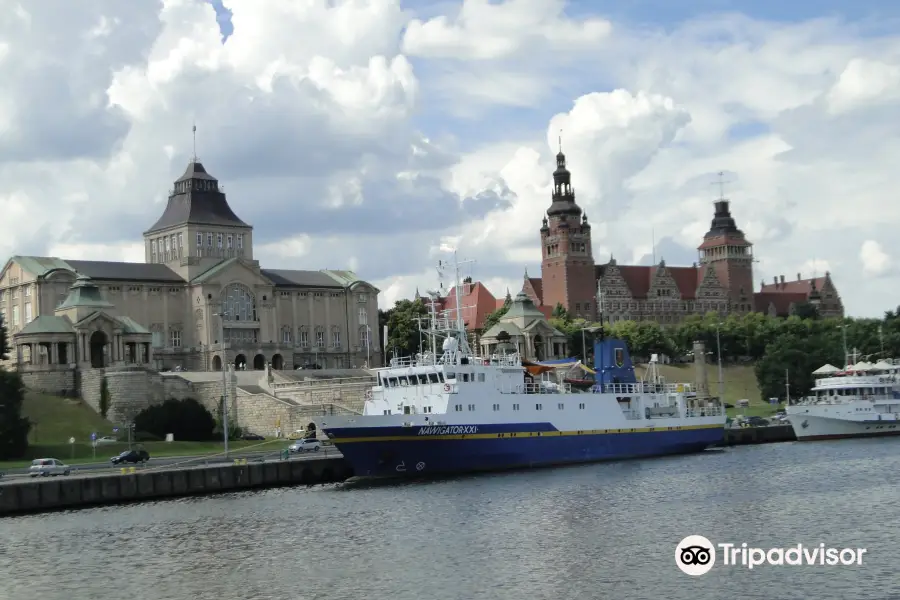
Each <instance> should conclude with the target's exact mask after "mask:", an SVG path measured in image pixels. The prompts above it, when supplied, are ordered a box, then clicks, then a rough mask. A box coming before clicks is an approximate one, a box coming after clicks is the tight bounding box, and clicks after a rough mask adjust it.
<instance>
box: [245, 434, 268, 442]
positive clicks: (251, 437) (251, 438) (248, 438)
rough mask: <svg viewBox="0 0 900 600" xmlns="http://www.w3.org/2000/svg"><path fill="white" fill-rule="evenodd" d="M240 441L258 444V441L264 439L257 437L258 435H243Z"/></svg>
mask: <svg viewBox="0 0 900 600" xmlns="http://www.w3.org/2000/svg"><path fill="white" fill-rule="evenodd" d="M241 439H242V440H246V441H248V442H258V441H261V440H264V439H266V438H264V437H263V436H261V435H259V434H258V433H245V434H244V435H242V436H241Z"/></svg>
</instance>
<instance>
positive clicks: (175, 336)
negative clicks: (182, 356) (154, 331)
mask: <svg viewBox="0 0 900 600" xmlns="http://www.w3.org/2000/svg"><path fill="white" fill-rule="evenodd" d="M172 347H173V348H181V332H180V331H179V330H177V329H173V330H172Z"/></svg>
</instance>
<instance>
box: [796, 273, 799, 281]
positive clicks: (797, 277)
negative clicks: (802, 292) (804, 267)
mask: <svg viewBox="0 0 900 600" xmlns="http://www.w3.org/2000/svg"><path fill="white" fill-rule="evenodd" d="M797 281H800V273H797Z"/></svg>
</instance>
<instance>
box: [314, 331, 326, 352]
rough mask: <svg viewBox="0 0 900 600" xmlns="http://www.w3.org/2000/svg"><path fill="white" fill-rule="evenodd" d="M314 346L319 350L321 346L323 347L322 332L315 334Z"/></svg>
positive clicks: (323, 336)
mask: <svg viewBox="0 0 900 600" xmlns="http://www.w3.org/2000/svg"><path fill="white" fill-rule="evenodd" d="M316 346H318V347H319V348H322V347H323V346H325V332H324V331H317V332H316Z"/></svg>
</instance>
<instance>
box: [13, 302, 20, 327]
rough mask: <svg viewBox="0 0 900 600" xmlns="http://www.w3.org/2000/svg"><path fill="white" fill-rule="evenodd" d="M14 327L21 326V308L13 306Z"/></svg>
mask: <svg viewBox="0 0 900 600" xmlns="http://www.w3.org/2000/svg"><path fill="white" fill-rule="evenodd" d="M12 324H13V327H18V326H19V307H18V306H13V317H12Z"/></svg>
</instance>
